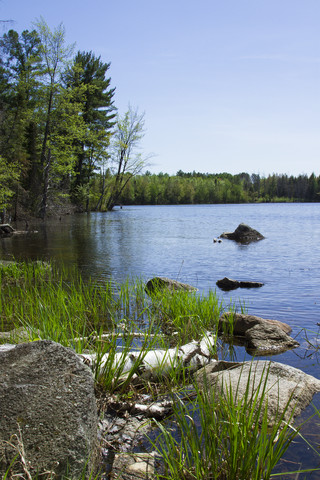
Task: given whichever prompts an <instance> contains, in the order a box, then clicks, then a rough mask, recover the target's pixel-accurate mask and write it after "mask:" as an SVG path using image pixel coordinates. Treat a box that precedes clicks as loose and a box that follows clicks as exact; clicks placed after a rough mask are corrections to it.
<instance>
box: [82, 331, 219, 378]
mask: <svg viewBox="0 0 320 480" xmlns="http://www.w3.org/2000/svg"><path fill="white" fill-rule="evenodd" d="M215 343H216V336H214V335H212V334H211V333H207V334H205V336H204V337H203V338H202V339H201V340H200V341H198V342H197V341H192V342H190V343H187V344H186V345H183V346H181V347H176V348H169V349H167V350H163V349H157V350H150V351H149V352H147V353H146V354H145V355H141V352H129V353H128V354H127V355H126V357H125V358H124V357H123V353H122V352H119V353H116V354H115V356H114V365H115V366H116V365H117V364H119V365H122V366H123V367H122V368H123V374H125V373H127V372H129V371H130V370H131V368H133V367H134V365H135V364H136V362H137V361H139V358H141V361H139V374H140V377H148V376H149V375H156V376H159V375H160V376H164V375H166V374H167V373H169V372H170V371H171V370H173V369H177V368H179V367H182V366H184V367H185V366H187V367H189V368H190V370H192V371H196V370H198V369H199V368H200V367H203V366H205V365H207V364H208V363H209V362H210V361H212V357H213V354H212V352H213V347H214V346H215ZM80 357H81V358H82V359H83V360H84V361H85V363H87V364H88V365H89V366H90V367H91V368H92V369H93V370H94V369H95V368H96V367H97V361H99V366H98V367H99V368H100V370H102V371H103V368H104V366H105V365H106V364H107V361H108V354H105V355H104V356H103V357H102V358H101V359H99V360H98V359H97V356H96V354H95V353H92V354H90V353H83V354H81V355H80Z"/></svg>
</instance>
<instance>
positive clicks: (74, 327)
mask: <svg viewBox="0 0 320 480" xmlns="http://www.w3.org/2000/svg"><path fill="white" fill-rule="evenodd" d="M0 284H1V291H0V330H2V331H8V330H10V329H15V330H13V333H12V338H11V339H9V341H15V340H17V339H20V340H21V335H22V336H23V335H24V340H27V341H35V340H39V339H46V340H53V341H55V342H58V343H60V344H62V345H64V346H66V347H71V348H73V349H74V350H75V351H76V352H77V353H82V354H85V353H86V352H91V353H94V354H95V361H94V365H93V373H94V378H95V382H96V386H97V391H100V392H103V395H111V394H116V395H118V396H119V398H121V397H123V398H128V396H130V398H132V396H133V397H134V396H138V395H139V391H143V392H146V391H147V392H148V393H150V394H151V395H152V396H153V397H154V398H156V396H157V395H158V394H159V393H166V394H169V395H172V396H173V398H174V402H173V416H172V418H171V423H169V424H165V423H159V422H158V423H157V428H158V429H159V431H160V433H161V435H160V436H159V438H158V439H157V441H155V442H154V448H156V449H157V450H158V452H159V453H160V454H161V457H162V461H161V469H162V470H161V471H160V473H158V474H157V478H159V479H173V480H174V479H179V480H193V479H200V480H201V479H207V480H213V479H215V480H229V479H230V480H237V479H239V480H261V479H263V480H266V479H269V478H271V477H272V476H273V473H272V471H273V469H274V467H275V465H276V464H277V463H278V462H279V459H280V458H281V457H282V455H283V454H284V452H285V451H286V449H287V448H288V446H289V445H290V443H291V442H292V441H293V439H294V438H295V437H297V436H299V435H300V431H299V429H294V428H293V427H292V426H290V425H289V424H286V423H284V422H283V417H281V416H280V418H279V420H278V423H277V425H276V426H275V427H274V428H273V429H272V430H271V431H270V430H269V429H268V428H267V420H268V419H267V413H266V411H265V410H264V409H263V407H262V399H263V397H264V396H265V394H266V392H265V385H264V384H263V382H262V383H261V384H260V385H259V392H258V393H259V397H258V393H257V394H256V395H255V396H253V397H252V396H250V395H249V390H248V391H247V393H246V395H245V396H244V398H242V399H241V401H240V402H237V403H235V402H234V401H233V397H232V395H231V393H232V392H228V391H227V392H226V394H225V396H221V395H220V396H218V395H216V396H214V397H213V396H212V395H209V394H208V393H207V392H206V391H199V389H198V388H197V387H195V391H196V395H195V398H194V399H193V400H192V401H189V402H186V401H184V400H182V399H181V395H180V392H181V391H183V389H184V388H185V387H186V386H188V385H189V384H190V382H191V373H190V370H189V367H188V366H186V365H184V364H183V363H181V364H178V365H176V364H175V365H174V368H171V369H169V371H168V372H169V373H168V374H167V375H166V376H163V375H162V376H159V378H160V380H158V382H160V383H158V384H157V385H156V380H155V378H156V375H155V376H154V379H153V380H152V382H151V381H149V380H147V381H145V382H141V384H140V385H139V386H136V387H134V389H133V387H132V380H133V378H135V377H136V376H137V375H139V373H140V370H141V366H142V365H143V361H144V359H145V358H146V356H147V355H148V353H149V352H150V351H151V350H153V349H156V348H160V349H163V350H164V351H167V349H168V348H169V347H171V348H178V346H180V345H183V344H186V343H188V342H190V341H192V340H199V339H201V338H203V337H204V336H205V335H206V334H207V332H208V331H209V332H213V334H214V335H217V331H218V320H219V317H220V316H221V314H222V313H223V305H222V304H221V302H220V301H219V300H218V298H217V296H216V295H215V293H214V292H212V291H210V292H209V293H208V294H207V295H201V294H197V293H192V292H191V293H190V292H186V291H175V292H170V291H168V290H161V289H159V290H158V291H155V292H154V293H153V294H152V296H150V297H149V296H148V295H147V294H146V293H145V286H144V282H142V281H141V280H139V279H135V280H134V281H131V282H129V281H127V282H124V283H123V284H121V285H118V284H115V283H114V282H112V281H107V282H105V283H104V284H103V285H102V284H95V283H94V282H91V281H88V282H86V283H84V282H83V281H82V279H81V277H80V276H79V275H78V274H77V273H76V272H75V271H74V272H64V271H58V270H57V269H56V268H55V267H54V266H50V265H48V264H43V263H42V262H35V263H30V264H28V263H21V264H20V263H13V264H7V265H1V266H0ZM231 323H232V322H231ZM21 328H23V333H22V334H21V330H17V329H21ZM230 328H231V330H232V325H230ZM225 333H230V332H229V330H228V332H225ZM3 342H4V343H5V342H8V339H7V338H6V339H3ZM217 348H218V341H217V340H216V343H215V345H213V346H212V350H211V352H210V356H211V357H212V358H214V357H216V356H217ZM231 348H232V346H231ZM219 354H220V352H219ZM165 360H166V358H165V354H164V357H163V365H161V364H160V365H159V370H162V369H164V365H165ZM126 396H127V397H126ZM260 399H261V400H260ZM316 414H317V415H319V412H316ZM290 423H291V422H290ZM172 428H174V432H172V430H171V429H172ZM20 453H21V449H20V451H18V453H17V455H18V457H19V455H20ZM18 459H19V458H18ZM9 472H10V469H9V470H8V473H7V474H6V477H5V478H8V479H9V478H12V477H10V473H9ZM22 475H25V476H21V477H15V478H21V479H22V478H28V479H29V480H31V479H30V478H29V477H28V474H27V473H26V472H25V473H24V474H22ZM50 475H51V476H50ZM50 475H49V473H48V476H47V478H46V477H45V476H41V477H39V478H45V479H46V480H48V479H49V478H50V479H51V478H52V479H53V478H54V476H52V474H50ZM92 478H94V477H93V476H92ZM97 478H98V477H97Z"/></svg>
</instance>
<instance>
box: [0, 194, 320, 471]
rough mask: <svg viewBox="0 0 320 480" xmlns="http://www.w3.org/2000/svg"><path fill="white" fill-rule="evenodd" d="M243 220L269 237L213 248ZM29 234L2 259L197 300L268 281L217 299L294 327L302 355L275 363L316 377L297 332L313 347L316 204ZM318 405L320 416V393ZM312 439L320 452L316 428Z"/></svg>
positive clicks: (180, 210) (96, 217) (69, 220)
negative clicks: (136, 282) (177, 289)
mask: <svg viewBox="0 0 320 480" xmlns="http://www.w3.org/2000/svg"><path fill="white" fill-rule="evenodd" d="M242 222H243V223H247V224H248V225H250V226H252V227H253V228H255V229H257V230H258V231H260V232H261V233H262V234H263V235H264V236H265V237H266V238H265V239H264V240H262V241H260V242H257V243H251V244H250V245H239V244H237V243H235V242H233V241H230V240H223V242H222V243H213V238H215V237H218V236H219V235H220V234H221V233H222V232H224V231H233V230H234V229H235V228H236V227H237V226H238V225H239V223H242ZM20 227H23V225H20ZM30 229H37V230H38V233H36V234H32V233H29V234H28V235H21V236H13V237H11V238H6V239H1V241H0V258H2V259H7V260H8V259H10V258H12V257H14V258H16V259H45V260H49V259H55V260H56V261H58V262H62V263H64V264H66V265H69V266H70V265H75V266H77V267H78V268H79V269H80V271H81V272H82V273H83V274H84V275H85V276H91V277H93V278H94V279H95V280H96V281H97V282H102V281H103V280H105V279H108V278H110V277H112V278H113V279H114V280H116V281H122V280H125V279H127V278H128V277H142V278H143V279H145V280H147V279H149V278H151V277H153V276H167V277H170V278H174V279H178V280H180V281H183V282H187V283H190V284H192V285H194V286H196V287H198V289H199V290H200V292H207V291H208V290H209V289H213V290H214V289H216V288H217V287H216V281H217V280H218V279H221V278H223V277H225V276H227V277H230V278H234V279H237V280H253V281H258V282H262V283H264V286H263V287H262V288H259V289H238V290H234V291H232V292H227V293H226V292H222V291H221V290H219V289H218V288H217V294H218V295H219V297H220V298H221V300H223V301H224V302H225V303H226V304H229V303H230V302H235V303H237V304H240V303H241V304H242V305H245V307H246V309H247V311H248V313H251V314H254V315H259V316H262V317H265V318H273V319H277V320H281V321H284V322H286V323H288V324H289V325H290V326H291V327H292V329H293V332H292V336H294V337H295V336H297V338H298V340H299V341H300V342H301V347H300V348H298V349H295V350H293V351H290V352H287V353H285V354H283V355H279V356H277V357H275V358H274V360H276V361H280V362H283V363H287V364H291V365H293V366H295V367H297V368H301V369H302V370H304V371H306V372H307V373H310V374H312V375H314V376H315V377H317V378H320V368H319V363H318V360H319V358H318V355H317V352H316V350H315V349H314V348H309V344H308V342H307V341H306V339H305V334H303V335H302V334H301V333H300V332H301V329H302V328H303V329H307V331H308V338H309V340H311V341H312V343H314V344H316V345H317V334H318V330H319V327H318V326H317V323H318V322H319V323H320V268H319V266H320V203H319V204H249V205H248V204H246V205H193V206H156V207H155V206H139V207H124V208H123V209H119V210H115V211H113V212H108V213H91V214H88V215H87V214H81V215H76V216H70V217H65V218H62V219H61V221H59V220H48V221H47V222H46V223H44V224H36V225H30ZM319 345H320V344H319ZM314 403H315V404H316V405H317V407H318V409H319V408H320V399H319V395H316V396H315V397H314ZM310 408H311V407H310ZM310 408H309V410H308V412H307V413H311V411H312V410H310ZM319 421H320V420H319ZM318 423H319V422H318ZM309 430H310V428H309ZM313 434H314V435H316V436H317V443H318V444H319V441H318V440H319V428H318V427H317V426H315V431H314V432H313ZM302 455H303V454H302ZM310 455H311V454H310ZM304 466H305V465H304ZM300 478H303V477H299V479H300ZM307 478H312V479H314V478H320V476H319V475H318V474H317V476H316V474H313V476H309V477H307Z"/></svg>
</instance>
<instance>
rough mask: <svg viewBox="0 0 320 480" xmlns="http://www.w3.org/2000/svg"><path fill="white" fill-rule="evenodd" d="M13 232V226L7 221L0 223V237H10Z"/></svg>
mask: <svg viewBox="0 0 320 480" xmlns="http://www.w3.org/2000/svg"><path fill="white" fill-rule="evenodd" d="M13 232H14V228H12V227H11V225H9V224H8V223H3V224H0V237H10V236H11V235H12V234H13Z"/></svg>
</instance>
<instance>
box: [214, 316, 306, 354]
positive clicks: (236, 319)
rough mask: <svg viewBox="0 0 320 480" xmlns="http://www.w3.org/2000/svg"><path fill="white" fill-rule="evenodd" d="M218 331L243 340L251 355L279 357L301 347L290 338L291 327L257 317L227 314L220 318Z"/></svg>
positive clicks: (277, 321)
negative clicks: (278, 355) (280, 354)
mask: <svg viewBox="0 0 320 480" xmlns="http://www.w3.org/2000/svg"><path fill="white" fill-rule="evenodd" d="M218 331H219V333H220V334H222V335H227V336H231V337H238V338H239V339H242V340H243V344H244V345H245V347H246V350H247V352H248V353H249V354H250V355H277V354H279V353H283V352H285V351H286V350H288V349H291V348H296V347H298V346H299V343H298V342H297V341H296V340H295V339H294V338H292V337H290V336H289V333H290V332H291V327H290V326H289V325H287V324H286V323H283V322H280V321H279V320H269V319H265V318H261V317H256V316H255V315H245V314H242V313H233V312H226V313H224V314H223V315H222V316H221V317H220V318H219V323H218Z"/></svg>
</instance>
